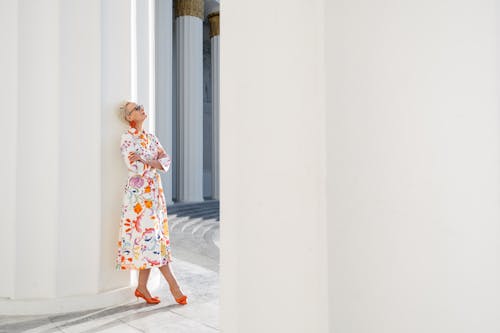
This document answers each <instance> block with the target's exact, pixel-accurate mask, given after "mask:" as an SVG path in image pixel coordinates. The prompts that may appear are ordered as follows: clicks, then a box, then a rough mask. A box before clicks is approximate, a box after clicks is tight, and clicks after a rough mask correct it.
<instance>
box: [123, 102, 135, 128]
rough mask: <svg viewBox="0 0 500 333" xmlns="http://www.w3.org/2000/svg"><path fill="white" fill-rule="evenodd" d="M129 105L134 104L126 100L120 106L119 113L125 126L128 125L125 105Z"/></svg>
mask: <svg viewBox="0 0 500 333" xmlns="http://www.w3.org/2000/svg"><path fill="white" fill-rule="evenodd" d="M131 103H134V102H132V101H128V100H127V101H125V102H124V103H123V104H122V105H120V111H121V115H122V118H123V120H125V122H127V124H128V123H129V120H128V119H127V116H128V112H127V105H129V104H131Z"/></svg>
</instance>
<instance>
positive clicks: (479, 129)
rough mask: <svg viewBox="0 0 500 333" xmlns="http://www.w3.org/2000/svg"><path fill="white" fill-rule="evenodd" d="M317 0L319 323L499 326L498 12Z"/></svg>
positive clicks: (336, 328) (458, 4) (460, 5)
mask: <svg viewBox="0 0 500 333" xmlns="http://www.w3.org/2000/svg"><path fill="white" fill-rule="evenodd" d="M325 5H326V8H325V9H324V11H323V12H324V13H326V15H325V17H326V18H327V19H326V21H325V25H326V27H325V33H326V38H325V44H324V45H325V51H326V52H325V66H326V69H325V71H324V72H325V76H326V82H327V86H326V93H325V98H326V107H327V113H326V118H325V123H326V124H325V128H326V129H327V131H328V132H327V137H326V142H327V146H326V154H327V156H326V157H327V159H326V161H327V164H326V169H327V182H326V184H327V191H326V193H327V200H326V208H327V211H326V214H327V216H328V221H327V222H328V224H327V226H328V229H327V230H328V232H327V237H328V243H327V244H328V256H327V258H328V267H329V272H328V277H329V307H328V311H329V316H328V317H329V318H332V320H331V321H330V323H331V326H330V331H331V332H356V333H365V332H370V333H378V332H384V333H399V332H405V333H420V332H427V333H440V332H482V333H496V332H500V316H499V315H498V309H500V283H499V281H500V242H499V239H500V223H499V221H500V205H499V202H500V177H499V176H500V173H499V170H500V117H499V106H500V104H499V96H500V94H499V89H498V88H499V74H500V73H499V69H500V67H499V63H500V60H499V59H500V58H499V51H500V49H499V46H500V45H499V43H498V37H499V33H500V30H499V29H500V25H498V22H499V18H500V16H499V14H500V12H499V9H500V8H499V7H498V6H497V4H496V1H489V0H485V1H482V0H475V1H447V0H434V1H406V2H405V5H404V6H401V1H398V0H390V1H384V6H380V3H378V2H374V1H371V0H361V1H337V0H334V1H325ZM381 18H382V19H381ZM424 20H425V25H422V24H421V22H423V21H424ZM464 22H467V23H466V24H464ZM347 32H348V33H347Z"/></svg>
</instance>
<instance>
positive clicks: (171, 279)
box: [116, 102, 187, 304]
mask: <svg viewBox="0 0 500 333" xmlns="http://www.w3.org/2000/svg"><path fill="white" fill-rule="evenodd" d="M120 108H121V110H122V112H123V118H124V119H125V120H126V121H127V122H128V124H129V128H128V129H127V130H126V131H125V132H124V133H123V134H122V136H121V144H120V150H121V154H122V156H123V160H124V162H125V165H126V166H127V169H128V179H127V184H126V185H125V190H124V195H123V202H122V214H121V224H120V232H119V240H118V254H117V257H116V269H117V270H127V269H135V270H139V283H138V286H137V288H136V290H135V296H136V297H138V298H139V297H142V298H143V299H144V300H145V301H146V302H147V303H149V304H158V303H160V299H159V298H158V297H157V296H155V297H152V296H151V294H150V293H149V291H148V289H147V282H148V277H149V273H150V271H151V268H152V267H158V269H159V270H160V272H161V273H162V275H163V276H164V277H165V279H166V281H167V282H168V284H169V288H170V292H171V293H172V296H173V297H174V299H175V300H176V302H177V303H179V304H187V296H186V295H184V294H183V293H182V292H181V290H180V287H179V284H178V283H177V280H176V278H175V275H174V274H173V272H172V270H171V267H170V266H171V264H170V263H171V262H172V254H171V250H170V240H169V232H168V220H167V206H166V204H165V196H164V193H163V188H162V184H161V179H160V175H159V172H162V173H166V172H167V171H168V169H169V167H170V162H171V160H170V156H169V155H168V154H167V153H166V152H165V150H164V149H163V147H162V145H161V144H160V142H159V140H158V138H157V137H156V136H155V135H154V134H153V133H148V132H146V131H145V130H144V129H143V128H142V126H143V123H144V120H145V119H146V117H147V114H146V111H145V110H144V107H143V106H142V105H138V104H137V103H135V102H126V103H125V104H124V105H122V106H121V107H120Z"/></svg>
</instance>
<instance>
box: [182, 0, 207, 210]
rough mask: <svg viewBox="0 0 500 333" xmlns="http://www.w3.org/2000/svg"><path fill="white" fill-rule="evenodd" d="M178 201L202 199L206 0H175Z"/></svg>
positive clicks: (198, 200)
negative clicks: (204, 8)
mask: <svg viewBox="0 0 500 333" xmlns="http://www.w3.org/2000/svg"><path fill="white" fill-rule="evenodd" d="M175 10H176V19H175V25H176V34H177V37H176V42H177V45H176V51H177V52H178V54H177V57H176V59H177V65H178V66H177V87H178V89H177V93H178V95H177V112H178V117H179V119H178V120H179V138H178V139H179V152H178V159H179V200H180V201H184V202H188V201H191V202H200V201H203V21H202V19H203V15H204V13H203V0H176V1H175Z"/></svg>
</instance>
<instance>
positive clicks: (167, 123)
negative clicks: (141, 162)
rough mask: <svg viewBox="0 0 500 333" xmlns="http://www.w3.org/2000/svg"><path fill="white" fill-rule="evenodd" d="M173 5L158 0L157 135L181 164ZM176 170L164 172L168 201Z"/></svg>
mask: <svg viewBox="0 0 500 333" xmlns="http://www.w3.org/2000/svg"><path fill="white" fill-rule="evenodd" d="M172 9H173V6H172V0H156V8H155V17H156V24H155V25H156V38H155V39H156V71H155V72H156V92H157V93H156V135H157V136H158V139H159V140H160V142H161V144H162V145H163V148H165V150H166V151H167V153H168V154H169V155H170V157H171V158H172V163H173V165H177V161H176V158H174V151H173V146H174V145H173V142H174V141H173V138H174V136H173V125H172V119H173V117H172V116H173V114H172V109H173V108H172V95H173V94H172V45H173V38H172V37H173V36H172V34H173V31H172V30H173V29H172V19H173V17H172V15H173V13H172ZM173 171H174V168H173V167H171V168H170V171H169V172H167V173H166V174H164V175H162V176H161V180H162V183H163V190H164V191H165V200H166V202H167V204H171V203H172V195H173V191H172V189H173Z"/></svg>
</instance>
